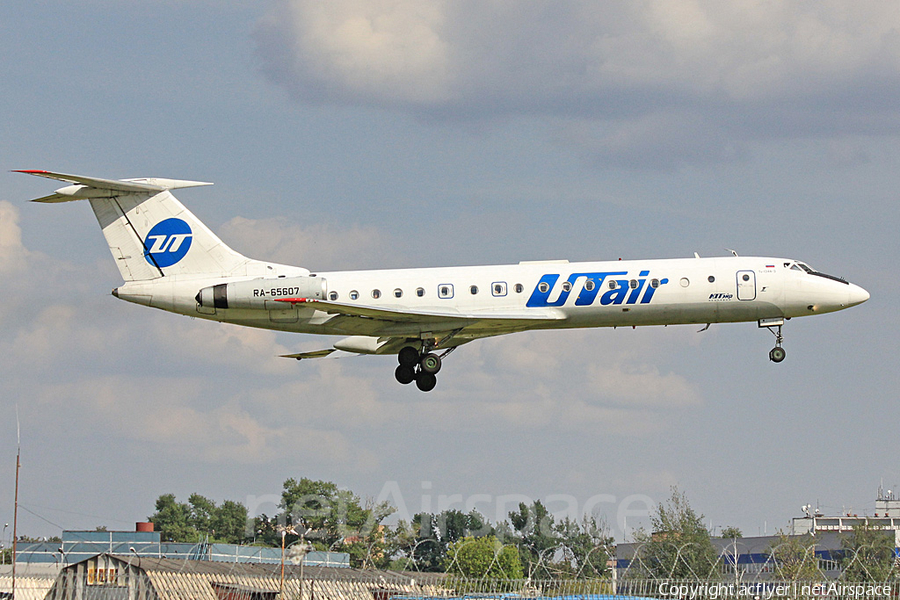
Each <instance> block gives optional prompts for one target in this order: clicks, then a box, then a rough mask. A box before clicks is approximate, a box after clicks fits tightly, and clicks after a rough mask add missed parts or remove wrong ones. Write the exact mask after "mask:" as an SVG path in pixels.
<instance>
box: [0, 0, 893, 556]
mask: <svg viewBox="0 0 900 600" xmlns="http://www.w3.org/2000/svg"><path fill="white" fill-rule="evenodd" d="M0 57H2V59H0V111H2V114H3V115H4V118H3V119H2V120H0V282H2V285H0V356H2V357H3V360H2V361H0V481H2V482H3V483H2V484H0V521H2V523H3V524H6V523H10V524H11V523H12V519H13V504H14V502H13V487H14V486H13V483H14V480H15V464H16V439H17V438H16V431H17V429H16V419H17V415H18V422H19V426H20V431H21V464H22V468H21V473H20V497H19V500H20V511H19V532H20V534H25V535H30V536H51V535H59V533H60V530H62V529H93V528H95V527H97V526H106V527H108V528H109V529H131V528H132V527H133V526H134V523H135V522H136V521H143V520H145V519H146V518H147V517H148V516H149V515H150V514H152V513H153V511H154V502H155V499H156V498H157V497H158V496H159V495H161V494H164V493H173V494H175V495H176V497H177V498H178V499H179V500H180V501H186V500H187V497H188V496H189V495H190V494H191V493H194V492H196V493H199V494H201V495H204V496H207V497H209V498H212V499H214V500H215V501H217V502H222V501H224V500H226V499H228V500H236V501H240V502H243V503H244V504H245V505H247V506H248V508H249V509H250V510H251V512H252V513H254V514H257V513H266V514H269V515H272V514H273V513H275V512H276V511H277V509H276V508H275V505H274V504H275V503H276V502H277V500H278V498H279V495H280V492H281V489H282V484H283V482H284V481H285V480H286V479H288V478H290V477H294V478H300V477H309V478H312V479H324V480H328V481H333V482H335V483H337V484H338V485H339V486H341V487H343V488H347V489H350V490H352V491H354V492H355V493H357V494H358V495H360V496H361V497H363V498H373V499H379V500H389V501H391V502H392V503H393V504H394V505H395V506H397V507H398V513H397V515H395V517H394V518H395V519H396V518H407V519H408V518H410V517H411V516H412V515H413V514H414V513H416V512H419V511H422V510H425V511H431V512H434V511H438V510H441V509H444V508H458V509H460V510H469V509H471V508H475V509H477V510H479V511H480V512H482V513H483V514H484V515H485V516H487V517H488V518H490V519H491V520H493V521H497V520H502V519H504V518H505V517H506V513H507V512H508V511H510V510H513V508H515V506H516V504H517V503H518V502H519V501H522V500H524V501H528V502H530V501H533V500H538V499H541V500H542V501H544V502H545V503H546V504H547V505H548V506H549V508H550V509H551V510H552V511H553V512H555V513H556V514H557V515H563V514H568V515H572V516H580V515H581V514H584V513H585V512H587V513H591V514H596V515H598V516H600V517H602V518H604V519H605V520H606V522H607V523H608V525H609V527H610V531H611V533H612V534H613V535H614V536H615V537H616V539H618V540H623V539H630V536H631V533H632V531H633V528H634V527H637V526H641V525H643V526H645V527H646V526H648V525H649V520H648V519H647V514H648V512H649V510H650V509H651V508H652V507H654V506H656V505H657V504H658V503H660V502H663V501H665V500H666V499H667V498H668V497H669V495H670V493H671V489H672V487H673V486H675V487H677V489H678V490H680V491H682V492H684V493H685V495H686V497H687V498H688V500H689V502H690V503H691V505H692V506H693V507H694V509H695V510H697V511H698V512H700V513H702V514H703V515H705V517H704V518H705V521H706V522H707V523H708V525H709V526H710V527H711V528H712V529H713V531H714V532H715V531H717V530H718V529H719V528H721V527H725V526H737V527H739V528H741V529H742V530H743V532H744V534H745V535H757V534H764V533H768V534H773V533H775V532H776V531H777V530H778V529H780V528H785V527H786V526H787V525H788V523H789V520H790V519H791V518H792V517H795V516H799V515H800V507H801V506H802V505H804V504H812V505H813V506H816V505H818V506H820V507H821V508H822V510H823V511H824V512H826V513H830V514H832V513H837V512H848V511H852V512H856V513H859V514H863V513H864V512H867V511H868V512H870V513H871V512H872V511H873V510H874V500H875V496H876V491H877V488H878V486H879V485H880V484H882V483H883V484H884V487H885V489H888V488H893V489H898V490H900V467H898V463H897V460H896V455H895V454H894V452H895V448H894V445H895V444H894V440H895V439H896V434H897V423H898V422H900V406H898V402H897V388H898V383H900V375H898V373H900V368H898V367H900V364H898V352H897V336H898V333H900V316H898V311H897V310H896V299H897V297H898V294H900V289H898V283H897V278H895V277H893V276H892V275H891V273H892V272H893V269H894V268H895V266H896V263H897V259H898V255H900V244H898V236H897V230H898V226H900V208H898V206H900V202H898V199H900V191H898V190H900V144H898V142H900V103H898V102H897V98H898V97H900V4H898V3H897V2H895V1H893V0H885V1H881V0H875V1H872V2H866V3H863V4H859V3H847V2H844V1H834V0H817V1H814V2H813V1H793V2H791V1H788V2H778V3H776V2H768V1H756V0H738V1H734V2H728V3H721V2H717V1H714V0H673V1H669V0H642V1H638V2H634V1H619V0H610V1H608V2H603V3H597V2H586V1H575V0H572V1H562V2H560V1H558V0H554V1H549V0H548V1H539V0H534V1H525V2H510V1H501V0H457V1H454V2H445V1H440V0H417V1H414V2H413V1H407V0H365V1H363V0H331V1H330V2H327V3H322V2H318V1H315V0H263V1H260V2H253V3H247V2H234V1H231V0H217V1H215V2H213V1H208V0H195V1H192V0H146V1H145V2H140V3H134V2H120V1H114V0H85V1H82V2H77V3H73V2H61V1H57V0H29V1H28V2H25V1H23V0H6V1H5V2H2V3H0ZM13 169H47V170H52V171H60V172H64V173H77V174H82V175H88V176H96V177H104V178H126V177H167V178H178V179H191V180H200V181H211V182H214V183H215V185H214V186H213V187H206V188H198V189H191V190H181V191H179V192H178V193H177V196H178V197H179V199H180V200H181V201H182V202H183V203H185V204H186V205H187V206H188V207H189V208H190V209H191V210H192V212H194V213H195V214H196V215H197V216H198V217H200V218H201V219H202V220H203V221H204V222H205V223H206V224H207V225H209V226H210V227H211V228H212V229H213V231H215V232H217V233H218V234H219V235H220V236H221V237H222V239H223V240H224V241H225V242H226V243H228V244H229V245H231V246H232V247H233V248H235V249H236V250H238V251H240V252H242V253H244V254H247V255H248V256H251V257H254V258H259V259H265V260H273V261H278V262H284V263H289V264H296V265H300V266H303V267H307V268H309V269H311V270H313V271H326V270H340V269H360V268H380V267H390V268H395V267H397V268H417V267H430V266H453V265H478V264H496V263H514V262H518V261H520V260H541V259H562V258H564V259H569V260H572V261H576V260H614V259H616V258H620V257H621V258H662V257H690V256H692V255H693V253H694V252H698V253H699V254H700V255H703V256H717V255H726V254H728V249H733V250H735V251H737V252H738V253H739V254H742V255H763V256H777V257H789V258H795V259H800V260H804V261H806V262H808V263H809V264H811V265H812V266H813V267H815V268H817V269H819V270H822V271H824V272H827V273H832V274H834V275H839V276H843V277H846V278H847V279H849V280H850V281H852V282H854V283H856V284H859V285H861V286H862V287H864V288H866V289H867V290H868V291H869V292H870V293H871V299H870V300H869V301H868V302H867V303H865V304H863V305H861V306H859V307H856V308H853V309H851V310H848V311H843V312H840V313H835V314H831V315H824V316H821V317H817V318H814V319H794V320H792V321H791V322H790V323H788V324H787V325H786V326H785V328H784V335H785V348H786V350H787V359H786V360H785V361H784V362H783V363H781V364H779V365H775V364H773V363H771V362H770V361H769V360H768V351H769V349H770V348H771V347H772V345H773V338H772V336H771V335H770V334H769V332H768V331H766V330H761V329H758V328H757V326H756V324H754V323H745V324H733V325H713V326H712V327H711V328H710V329H709V330H708V331H705V332H702V333H698V332H697V329H699V328H698V327H697V326H676V327H667V328H662V327H648V328H638V329H636V330H631V329H617V330H605V329H604V330H599V329H595V330H583V331H558V332H536V333H521V334H515V335H512V336H505V337H501V338H497V339H489V340H482V341H477V342H474V343H471V344H468V345H466V346H464V347H462V348H460V349H459V350H458V351H456V352H455V353H454V354H453V355H452V356H451V357H448V359H447V360H446V361H445V364H444V368H443V370H442V371H441V374H440V376H439V382H438V386H437V388H436V389H435V390H434V391H433V392H430V393H428V394H423V393H421V392H419V391H418V390H416V389H415V387H414V386H400V385H398V384H397V383H396V382H395V381H394V378H393V370H394V366H395V364H396V359H395V358H393V357H355V356H353V357H346V358H340V359H338V358H331V359H324V360H319V361H305V362H302V363H298V362H296V361H289V360H285V359H282V358H278V355H279V354H283V353H288V352H301V351H306V350H314V349H319V348H326V347H329V346H330V343H331V342H332V341H334V340H333V339H329V338H324V337H315V336H304V335H291V334H279V333H274V332H270V331H261V330H252V329H242V328H239V327H235V326H231V325H222V324H216V323H212V322H206V321H200V320H192V319H189V318H185V317H180V316H176V315H172V314H168V313H164V312H161V311H153V310H148V309H146V308H143V307H139V306H136V305H133V304H129V303H126V302H121V301H118V300H116V299H115V298H114V297H112V296H111V295H110V294H109V292H110V290H111V289H112V288H114V287H116V286H118V285H119V284H120V283H121V280H120V278H119V275H118V271H117V269H116V267H115V265H114V264H113V261H112V260H111V257H110V255H109V251H108V248H107V246H106V244H105V241H104V240H103V237H102V235H101V233H100V231H99V228H98V226H97V223H96V220H95V218H94V216H93V214H92V212H91V211H90V209H89V207H88V206H87V205H86V204H85V203H79V202H72V203H67V204H56V205H39V204H29V203H28V202H27V201H28V200H29V199H31V198H36V197H39V196H43V195H46V194H49V193H51V192H52V191H53V190H54V189H55V188H56V187H59V186H55V185H54V184H53V182H50V181H47V180H43V179H38V178H30V177H27V176H25V175H21V174H16V173H11V172H10V171H11V170H13ZM11 529H12V526H11V525H10V527H9V528H6V527H4V530H3V534H2V538H0V539H2V541H3V543H4V544H8V543H9V539H10V535H11Z"/></svg>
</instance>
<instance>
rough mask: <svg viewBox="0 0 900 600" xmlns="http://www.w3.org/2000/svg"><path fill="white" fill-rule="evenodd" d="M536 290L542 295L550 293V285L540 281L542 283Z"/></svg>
mask: <svg viewBox="0 0 900 600" xmlns="http://www.w3.org/2000/svg"><path fill="white" fill-rule="evenodd" d="M538 290H540V292H541V293H542V294H546V293H547V292H549V291H550V284H549V283H547V282H546V281H542V282H541V283H540V284H539V285H538Z"/></svg>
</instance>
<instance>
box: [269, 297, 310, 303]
mask: <svg viewBox="0 0 900 600" xmlns="http://www.w3.org/2000/svg"><path fill="white" fill-rule="evenodd" d="M275 302H290V303H291V304H306V303H307V302H315V299H313V298H276V299H275Z"/></svg>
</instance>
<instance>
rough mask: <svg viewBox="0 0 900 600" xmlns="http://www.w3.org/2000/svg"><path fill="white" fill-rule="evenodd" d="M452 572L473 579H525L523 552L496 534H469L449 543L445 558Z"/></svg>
mask: <svg viewBox="0 0 900 600" xmlns="http://www.w3.org/2000/svg"><path fill="white" fill-rule="evenodd" d="M445 567H446V570H447V572H448V573H454V574H457V575H461V576H463V577H467V578H470V579H521V578H522V563H521V562H520V561H519V552H518V551H517V550H516V548H514V547H512V546H504V545H503V544H501V543H500V541H499V540H497V538H496V537H494V536H492V535H489V536H484V537H477V538H476V537H472V536H467V537H464V538H462V539H459V540H457V541H455V542H453V543H451V544H450V545H449V547H448V548H447V556H446V558H445Z"/></svg>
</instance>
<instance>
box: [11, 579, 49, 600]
mask: <svg viewBox="0 0 900 600" xmlns="http://www.w3.org/2000/svg"><path fill="white" fill-rule="evenodd" d="M51 587H53V579H52V578H50V577H16V600H44V596H46V595H47V592H49V591H50V588H51ZM11 591H12V576H9V577H7V576H0V592H11Z"/></svg>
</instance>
